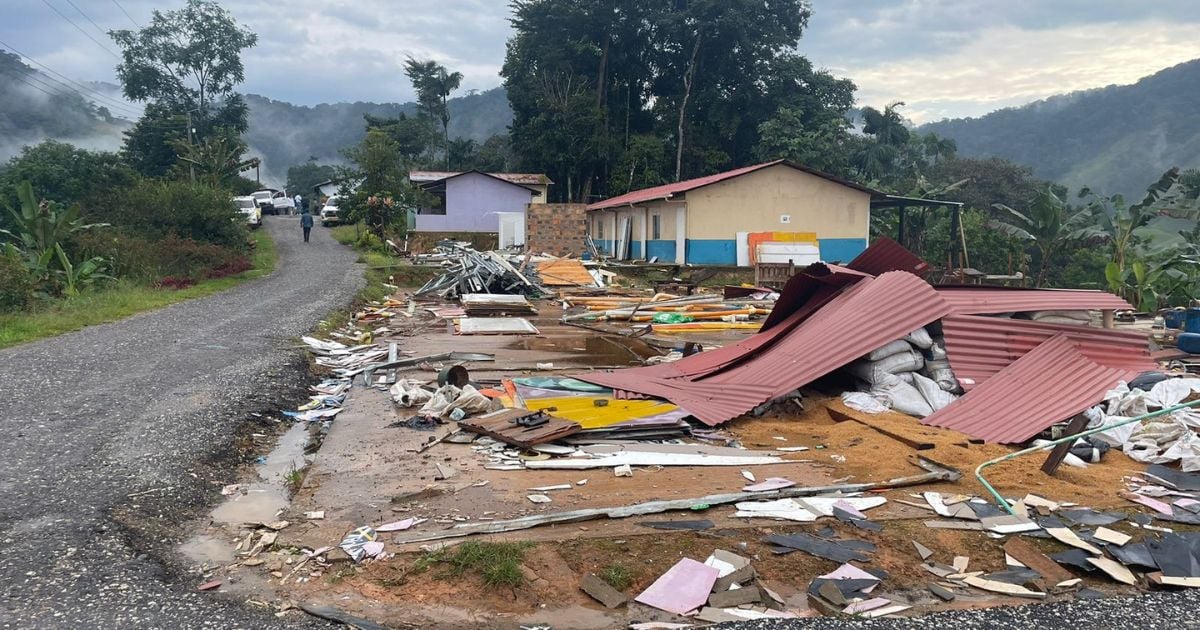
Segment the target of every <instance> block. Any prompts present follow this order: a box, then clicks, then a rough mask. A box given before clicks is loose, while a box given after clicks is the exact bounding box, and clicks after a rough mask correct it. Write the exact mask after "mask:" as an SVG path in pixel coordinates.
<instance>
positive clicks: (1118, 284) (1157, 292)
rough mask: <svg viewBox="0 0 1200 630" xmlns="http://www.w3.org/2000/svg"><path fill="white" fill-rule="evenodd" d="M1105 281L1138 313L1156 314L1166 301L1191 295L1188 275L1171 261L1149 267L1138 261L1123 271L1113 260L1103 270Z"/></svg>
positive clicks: (1111, 289)
mask: <svg viewBox="0 0 1200 630" xmlns="http://www.w3.org/2000/svg"><path fill="white" fill-rule="evenodd" d="M1104 278H1105V280H1107V281H1108V288H1109V290H1110V291H1112V292H1113V293H1115V294H1117V295H1120V296H1122V297H1124V298H1125V299H1127V300H1129V301H1130V303H1132V304H1133V306H1134V308H1136V309H1137V310H1139V311H1153V310H1155V309H1157V308H1158V307H1159V306H1160V303H1161V301H1162V300H1163V299H1164V298H1170V297H1171V296H1174V295H1177V294H1180V293H1184V294H1186V293H1190V291H1187V289H1188V287H1187V286H1186V285H1187V284H1188V283H1189V282H1190V278H1189V276H1188V274H1187V273H1185V272H1184V271H1182V270H1181V269H1178V268H1176V267H1174V266H1173V265H1171V264H1170V263H1169V262H1168V263H1163V264H1156V265H1154V266H1150V265H1147V264H1146V262H1145V261H1142V260H1135V261H1133V263H1132V264H1130V265H1129V267H1128V268H1127V269H1122V268H1121V266H1120V265H1119V264H1118V263H1117V262H1116V261H1112V262H1109V263H1108V264H1107V265H1105V267H1104Z"/></svg>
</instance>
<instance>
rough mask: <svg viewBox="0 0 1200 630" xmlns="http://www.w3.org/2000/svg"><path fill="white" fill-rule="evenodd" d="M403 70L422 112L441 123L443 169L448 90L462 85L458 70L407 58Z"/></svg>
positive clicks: (447, 144)
mask: <svg viewBox="0 0 1200 630" xmlns="http://www.w3.org/2000/svg"><path fill="white" fill-rule="evenodd" d="M404 73H405V74H407V75H408V80H409V81H411V82H412V85H413V89H414V90H416V91H417V104H418V105H419V106H420V108H421V112H422V113H424V114H425V115H426V116H429V118H430V119H432V120H439V121H441V123H442V149H443V152H444V153H445V158H446V168H447V169H449V168H450V109H449V108H448V107H447V106H446V102H447V101H448V100H449V98H450V93H451V92H453V91H454V90H457V89H458V87H459V86H460V85H462V80H463V75H462V73H461V72H448V71H447V70H446V67H445V66H443V65H442V64H440V63H438V62H436V61H433V60H426V61H418V60H416V59H413V58H412V57H409V58H408V60H406V61H405V62H404Z"/></svg>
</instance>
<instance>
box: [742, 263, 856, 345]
mask: <svg viewBox="0 0 1200 630" xmlns="http://www.w3.org/2000/svg"><path fill="white" fill-rule="evenodd" d="M870 277H871V276H870V275H868V274H866V273H863V272H861V271H855V270H854V269H850V268H848V267H840V266H838V265H827V264H825V263H815V264H812V265H809V266H808V267H805V268H804V270H803V271H801V272H799V273H797V274H796V275H794V276H792V279H791V280H788V281H787V284H785V285H783V291H780V292H779V299H778V300H775V305H774V306H773V307H771V314H770V315H767V319H766V321H764V322H763V325H762V330H769V329H771V328H774V327H775V326H776V325H778V324H780V323H781V322H783V321H784V320H787V319H789V318H790V317H791V316H792V315H793V314H795V313H796V312H797V311H799V310H801V309H802V308H804V307H806V306H808V307H809V308H810V310H811V309H812V308H813V307H814V306H815V307H817V308H819V307H820V306H821V304H824V302H827V301H829V298H831V297H833V295H835V294H836V293H837V291H838V290H840V289H841V288H842V287H845V286H848V285H851V284H854V283H855V282H858V281H859V280H862V279H863V278H870ZM825 287H828V288H832V289H834V290H832V291H830V290H826V291H821V289H822V288H825ZM818 294H821V297H824V298H825V299H824V301H822V302H821V303H820V304H815V305H814V301H815V299H816V298H818V297H819V296H818Z"/></svg>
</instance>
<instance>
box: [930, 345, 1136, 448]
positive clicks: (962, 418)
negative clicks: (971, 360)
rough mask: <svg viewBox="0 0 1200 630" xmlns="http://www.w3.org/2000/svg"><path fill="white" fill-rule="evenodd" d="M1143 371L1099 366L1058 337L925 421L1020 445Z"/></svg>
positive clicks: (1098, 399) (974, 435) (1002, 442)
mask: <svg viewBox="0 0 1200 630" xmlns="http://www.w3.org/2000/svg"><path fill="white" fill-rule="evenodd" d="M1139 372H1140V370H1137V369H1128V368H1119V367H1108V366H1104V365H1100V364H1099V363H1096V362H1095V361H1093V360H1091V359H1089V358H1088V357H1086V356H1084V354H1083V353H1082V352H1080V350H1079V345H1078V344H1077V343H1076V342H1074V341H1072V340H1071V339H1070V338H1069V337H1068V336H1067V335H1065V334H1059V335H1056V336H1054V337H1053V338H1051V339H1050V340H1048V341H1045V342H1043V343H1041V344H1039V345H1038V346H1037V347H1036V348H1034V349H1033V350H1031V351H1029V352H1028V353H1027V354H1025V355H1024V356H1022V357H1021V358H1020V359H1017V360H1016V361H1014V362H1013V363H1011V364H1010V365H1008V366H1007V367H1005V368H1004V369H1002V370H1000V371H999V372H997V373H996V374H995V375H994V376H992V377H991V378H989V379H987V381H986V382H984V383H983V384H982V385H979V386H978V387H976V388H975V389H973V390H972V391H971V392H970V393H969V394H967V395H965V396H963V397H961V398H959V399H958V400H956V401H954V402H952V403H950V404H949V405H947V406H946V407H944V408H942V409H941V410H940V411H937V412H935V413H934V414H933V415H931V416H929V417H927V418H925V419H924V420H922V421H921V423H922V424H926V425H931V426H935V427H942V428H944V429H953V430H955V431H959V432H961V433H965V434H967V435H970V436H972V437H976V438H980V439H982V440H984V441H986V442H998V443H1001V444H1015V443H1020V442H1024V441H1026V440H1028V439H1030V438H1032V437H1033V436H1035V435H1037V434H1038V433H1040V432H1041V431H1044V430H1045V429H1046V428H1048V427H1050V426H1051V425H1053V424H1055V423H1057V422H1061V421H1063V420H1066V419H1067V418H1070V417H1071V416H1074V415H1075V414H1078V413H1080V412H1082V411H1084V410H1085V409H1087V408H1088V407H1091V406H1092V405H1094V404H1096V403H1098V402H1100V401H1101V400H1102V399H1103V398H1104V394H1105V392H1107V391H1108V390H1109V389H1112V387H1113V386H1114V385H1116V384H1117V382H1119V381H1122V380H1125V381H1128V380H1130V379H1132V378H1134V377H1135V376H1137V375H1138V373H1139Z"/></svg>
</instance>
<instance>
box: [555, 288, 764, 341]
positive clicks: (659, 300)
mask: <svg viewBox="0 0 1200 630" xmlns="http://www.w3.org/2000/svg"><path fill="white" fill-rule="evenodd" d="M562 301H563V303H564V304H565V305H567V306H572V307H583V308H584V309H585V310H584V312H582V313H574V314H570V315H564V316H563V318H562V322H563V323H564V324H569V325H587V326H588V327H594V326H595V325H596V324H599V323H606V322H628V323H629V324H630V326H629V328H628V330H625V329H612V330H608V331H607V332H612V333H616V334H644V333H646V332H654V333H676V334H678V333H689V332H698V331H707V330H747V331H751V332H753V331H757V330H758V329H759V328H760V327H761V326H762V323H763V321H765V319H766V318H767V317H768V316H770V314H771V309H772V307H773V306H774V304H775V302H774V300H772V299H770V297H769V296H768V297H764V298H762V299H726V298H725V297H723V296H721V295H689V296H683V297H677V296H674V295H670V294H664V293H658V294H655V295H653V296H649V297H639V296H631V295H603V296H588V295H565V296H563V298H562Z"/></svg>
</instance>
